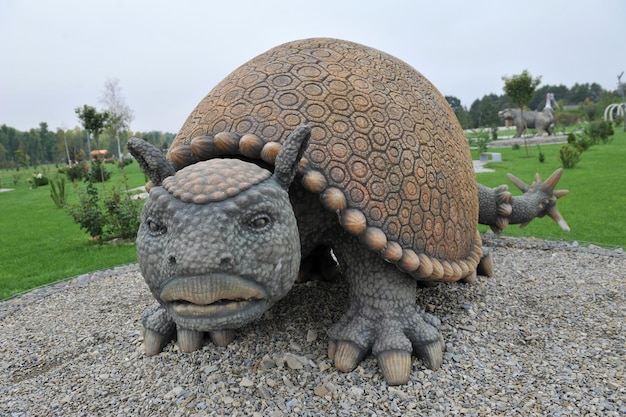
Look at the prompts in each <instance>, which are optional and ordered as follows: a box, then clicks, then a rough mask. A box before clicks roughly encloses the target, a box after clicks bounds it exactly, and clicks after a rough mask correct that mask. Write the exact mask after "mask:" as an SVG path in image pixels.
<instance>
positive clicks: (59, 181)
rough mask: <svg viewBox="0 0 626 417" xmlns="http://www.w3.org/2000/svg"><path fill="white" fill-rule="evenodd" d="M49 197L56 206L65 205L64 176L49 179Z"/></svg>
mask: <svg viewBox="0 0 626 417" xmlns="http://www.w3.org/2000/svg"><path fill="white" fill-rule="evenodd" d="M50 197H51V198H52V201H54V204H55V205H56V206H57V207H58V208H63V207H65V204H67V196H66V195H65V178H64V177H57V178H53V179H52V180H50Z"/></svg>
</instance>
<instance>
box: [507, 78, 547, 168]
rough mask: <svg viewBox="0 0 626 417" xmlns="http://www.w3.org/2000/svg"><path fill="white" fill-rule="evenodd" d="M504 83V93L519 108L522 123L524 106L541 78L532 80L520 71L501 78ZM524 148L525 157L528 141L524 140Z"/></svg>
mask: <svg viewBox="0 0 626 417" xmlns="http://www.w3.org/2000/svg"><path fill="white" fill-rule="evenodd" d="M502 81H504V87H503V89H504V93H505V94H506V95H507V96H509V98H510V99H511V101H512V102H513V103H515V104H517V105H518V106H519V108H520V112H521V113H520V116H521V118H522V121H523V120H524V105H525V104H526V103H528V102H529V101H530V99H531V98H532V97H533V93H534V92H535V88H537V86H538V85H539V84H541V76H538V77H536V78H533V76H532V75H530V73H529V72H528V70H524V71H522V73H521V74H518V75H512V76H511V77H507V76H506V75H505V76H503V77H502ZM524 146H525V147H526V156H529V153H528V141H527V139H526V138H524Z"/></svg>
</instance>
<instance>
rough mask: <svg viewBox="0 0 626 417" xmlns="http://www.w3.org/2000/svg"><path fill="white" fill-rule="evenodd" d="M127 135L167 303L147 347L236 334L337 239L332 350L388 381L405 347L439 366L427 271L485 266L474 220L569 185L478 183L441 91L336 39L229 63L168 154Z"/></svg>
mask: <svg viewBox="0 0 626 417" xmlns="http://www.w3.org/2000/svg"><path fill="white" fill-rule="evenodd" d="M303 122H307V124H306V125H302V126H300V127H298V128H295V126H297V125H298V124H300V123H303ZM293 129H295V130H293ZM292 130H293V132H292V133H291V134H290V135H289V136H288V137H287V133H289V132H291V131H292ZM128 148H129V150H130V151H131V152H132V153H133V155H135V157H136V158H137V160H138V161H139V163H140V164H141V166H142V169H143V170H144V171H145V172H146V173H147V174H148V175H149V176H150V180H151V182H152V184H153V188H152V190H151V191H150V199H149V201H148V202H147V203H146V206H145V208H144V213H143V215H142V225H141V228H140V232H139V235H138V238H137V248H138V260H139V263H140V265H141V269H142V273H143V275H144V278H145V280H146V282H147V283H148V286H149V287H150V289H151V291H152V293H153V295H154V296H155V298H156V299H157V301H158V302H159V305H158V306H155V307H151V308H150V309H148V310H147V311H146V313H145V314H144V317H143V318H142V324H143V325H144V328H145V339H144V340H145V343H146V353H147V354H156V353H158V352H159V351H160V350H161V349H162V347H163V346H164V344H166V343H167V342H168V341H169V340H171V338H172V337H174V333H176V338H177V339H178V344H179V346H180V347H181V349H182V350H183V351H193V350H196V349H199V348H201V347H202V343H203V341H202V338H203V334H204V333H205V332H208V334H209V336H210V338H211V340H212V341H213V342H214V343H215V344H217V345H220V346H224V345H227V344H228V343H230V342H231V341H232V340H233V338H234V335H235V333H234V329H236V328H238V327H240V326H242V325H244V324H246V323H248V322H250V321H253V320H254V319H256V318H258V317H259V316H260V314H262V313H263V311H265V310H266V309H267V308H269V307H270V306H271V305H272V304H273V303H274V302H275V301H276V300H278V299H279V298H281V297H283V296H285V294H286V293H287V292H288V291H289V288H290V287H291V285H292V283H293V282H294V281H295V280H296V278H297V274H298V266H299V262H300V257H301V256H302V257H306V256H307V255H309V254H314V255H313V256H314V257H318V258H319V257H322V258H324V259H325V261H326V262H327V261H328V259H329V256H328V253H329V252H328V251H329V250H330V249H332V251H333V253H334V254H335V256H336V258H337V260H338V261H339V264H340V267H341V270H342V274H343V275H344V276H345V278H346V279H347V280H348V281H349V283H350V305H349V306H348V308H347V311H346V313H345V315H344V316H343V317H342V318H341V320H340V321H339V322H338V323H337V324H336V325H334V326H333V327H332V328H331V329H330V330H329V338H330V340H329V357H330V358H331V359H333V360H334V362H335V365H336V367H337V368H338V369H340V370H342V371H350V370H352V369H354V367H356V366H357V365H358V363H359V361H360V360H361V359H362V358H363V357H365V355H366V354H367V353H368V352H370V351H371V352H373V354H374V355H375V356H376V357H377V359H378V363H379V366H380V368H381V370H382V373H383V375H384V377H385V380H386V381H387V382H388V383H389V384H404V383H406V382H407V381H408V378H409V371H410V369H411V355H412V354H415V355H417V356H418V357H420V358H421V359H422V360H423V361H424V363H425V364H427V365H428V366H430V367H431V368H433V369H435V368H437V367H439V366H440V365H441V363H442V357H443V355H442V350H443V346H444V343H443V338H442V335H441V333H440V330H439V321H438V320H437V319H436V318H435V317H433V316H431V315H429V314H426V313H424V312H423V311H421V310H420V309H419V308H418V307H417V305H416V300H415V286H416V285H417V281H418V280H421V281H458V280H460V279H467V280H471V279H473V278H475V276H476V268H479V270H482V271H483V272H484V273H487V274H491V273H492V268H489V267H487V266H486V265H491V262H490V258H488V261H485V260H483V262H481V257H482V255H483V252H482V250H481V240H480V236H479V235H478V234H477V232H476V225H477V222H478V220H479V219H480V220H481V221H482V222H486V223H488V224H490V225H492V227H496V228H503V227H506V225H508V223H509V222H510V220H511V219H512V220H513V221H523V222H526V221H529V220H530V219H529V218H528V216H533V215H537V213H540V212H541V211H540V210H533V209H532V204H538V202H543V201H544V198H543V194H544V191H545V190H548V192H547V193H545V194H546V195H548V196H550V193H551V191H552V190H553V188H554V185H555V184H556V181H558V178H557V180H556V181H554V180H553V179H552V177H551V180H549V181H547V183H549V184H548V186H547V187H543V186H542V185H541V184H540V181H539V182H537V181H535V182H534V183H533V184H532V185H531V186H527V185H526V184H524V183H522V182H521V181H519V180H517V181H514V183H515V184H516V185H517V186H518V187H521V188H523V189H524V191H525V195H524V196H522V197H519V198H512V197H511V194H510V193H509V192H508V189H507V188H506V187H505V186H504V187H498V188H496V189H488V188H486V187H482V186H480V187H479V186H478V185H477V184H476V182H475V177H474V173H473V170H472V163H471V157H470V154H469V150H468V147H467V143H466V140H465V137H464V136H463V133H462V130H461V128H460V126H459V125H458V122H457V120H456V118H455V116H454V113H453V112H452V111H451V109H450V107H449V105H448V104H447V102H446V101H445V99H444V98H443V96H441V94H440V93H439V92H438V91H437V90H436V89H435V88H434V87H433V86H432V85H431V84H430V83H429V82H428V81H427V80H426V79H425V78H423V76H422V75H421V74H419V73H418V72H417V71H415V70H414V69H412V68H411V67H409V66H408V65H406V64H405V63H403V62H401V61H399V60H397V59H396V58H393V57H391V56H389V55H387V54H384V53H382V52H380V51H376V50H374V49H372V48H367V47H364V46H361V45H357V44H353V43H350V42H344V41H337V40H332V39H313V40H304V41H297V42H293V43H290V44H286V45H282V46H279V47H277V48H274V49H272V50H270V51H268V52H267V53H265V54H262V55H260V56H259V57H257V58H255V59H253V60H251V61H250V62H248V63H247V64H244V65H243V66H242V67H240V68H239V69H237V70H236V71H234V72H233V73H232V74H231V75H229V76H228V77H227V78H226V79H225V80H224V81H222V82H221V83H220V84H219V85H218V86H217V87H216V88H215V89H214V90H213V91H212V92H211V93H209V94H208V95H207V96H206V97H205V99H203V100H202V102H201V103H200V104H199V105H198V107H197V109H196V110H194V111H193V112H192V114H191V116H190V117H189V119H188V120H187V122H186V123H185V125H184V126H183V128H182V129H181V131H180V133H179V135H178V136H177V138H176V140H175V142H174V144H173V145H172V147H171V149H170V151H169V153H168V155H167V158H165V157H164V156H163V155H162V154H161V153H160V152H158V151H155V149H153V147H152V146H151V145H149V144H147V143H145V142H143V141H140V140H136V139H133V140H130V141H129V143H128ZM172 169H174V170H176V173H175V174H173V172H172ZM272 170H273V173H272V172H271V171H272ZM294 179H295V181H294ZM538 195H541V198H539V199H538V198H536V197H537V196H538ZM553 197H554V196H553ZM557 197H558V196H557ZM553 200H554V201H556V197H554V198H553ZM554 201H552V200H550V204H548V211H549V213H548V214H550V213H552V214H554V210H556V207H554V204H553V202H554ZM527 203H532V204H527ZM542 204H543V203H542ZM479 205H480V210H479ZM483 205H484V206H483ZM543 208H545V207H543ZM557 213H558V212H557ZM320 247H322V250H321V251H319V248H320ZM490 271H491V272H490Z"/></svg>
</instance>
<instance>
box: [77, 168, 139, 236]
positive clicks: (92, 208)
mask: <svg viewBox="0 0 626 417" xmlns="http://www.w3.org/2000/svg"><path fill="white" fill-rule="evenodd" d="M76 187H78V186H77V185H76ZM126 188H127V187H126ZM78 197H79V201H80V202H79V204H74V205H71V206H69V207H68V212H69V214H70V216H72V218H73V219H74V222H75V223H77V224H78V225H79V226H80V227H81V229H84V230H85V231H86V232H87V233H88V234H89V235H90V236H91V238H92V239H94V240H97V241H98V242H99V243H102V242H103V241H108V240H111V239H115V238H122V239H133V238H134V237H135V236H136V235H137V230H139V219H140V214H141V203H140V202H139V201H138V200H136V199H133V198H132V196H131V195H130V194H129V193H128V192H122V191H120V189H119V188H118V187H112V189H111V190H110V191H109V192H108V194H105V192H104V191H103V192H102V195H101V194H100V192H99V191H98V189H97V188H96V186H95V183H94V181H92V180H91V177H90V179H89V180H88V181H87V188H86V190H84V191H83V190H79V191H78Z"/></svg>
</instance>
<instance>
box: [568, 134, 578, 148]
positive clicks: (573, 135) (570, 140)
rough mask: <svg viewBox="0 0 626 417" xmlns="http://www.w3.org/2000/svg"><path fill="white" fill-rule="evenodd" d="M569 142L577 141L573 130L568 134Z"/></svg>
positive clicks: (571, 143)
mask: <svg viewBox="0 0 626 417" xmlns="http://www.w3.org/2000/svg"><path fill="white" fill-rule="evenodd" d="M567 143H569V144H570V145H573V144H575V143H576V135H575V134H574V133H573V132H570V133H568V134H567Z"/></svg>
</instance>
